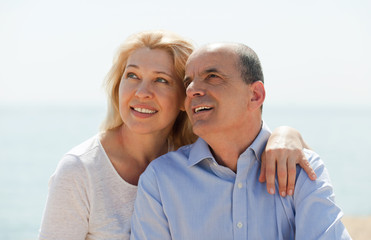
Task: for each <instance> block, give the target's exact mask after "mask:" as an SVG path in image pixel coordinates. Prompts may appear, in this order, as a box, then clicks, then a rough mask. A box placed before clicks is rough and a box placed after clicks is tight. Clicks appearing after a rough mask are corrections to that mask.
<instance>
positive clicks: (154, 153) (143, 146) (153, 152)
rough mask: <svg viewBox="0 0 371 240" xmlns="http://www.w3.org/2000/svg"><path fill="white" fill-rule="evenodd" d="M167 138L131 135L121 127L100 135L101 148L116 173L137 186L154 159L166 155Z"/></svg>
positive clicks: (153, 135)
mask: <svg viewBox="0 0 371 240" xmlns="http://www.w3.org/2000/svg"><path fill="white" fill-rule="evenodd" d="M166 139H167V136H161V135H155V134H137V133H133V132H132V131H130V129H128V128H127V127H125V125H121V126H119V127H117V128H115V129H112V130H108V131H106V132H104V133H103V134H102V135H101V139H100V141H101V143H102V146H103V148H104V150H105V152H106V154H107V155H108V158H109V160H110V161H111V163H112V165H113V166H114V168H115V169H116V171H117V173H118V174H119V175H120V176H121V178H123V179H124V180H125V181H126V182H128V183H130V184H133V185H137V184H138V180H139V176H140V175H141V174H142V173H143V171H144V170H145V169H146V168H147V166H148V164H149V163H150V162H151V161H152V160H154V159H155V158H157V157H159V156H161V155H162V154H165V153H167V151H168V146H167V141H166Z"/></svg>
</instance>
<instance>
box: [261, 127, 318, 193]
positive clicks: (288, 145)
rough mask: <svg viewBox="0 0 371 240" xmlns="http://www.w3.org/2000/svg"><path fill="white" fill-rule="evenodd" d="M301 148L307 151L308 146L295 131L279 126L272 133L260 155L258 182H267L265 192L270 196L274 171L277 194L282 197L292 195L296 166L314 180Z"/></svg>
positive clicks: (272, 190)
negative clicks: (276, 178)
mask: <svg viewBox="0 0 371 240" xmlns="http://www.w3.org/2000/svg"><path fill="white" fill-rule="evenodd" d="M303 148H308V149H309V146H308V145H307V144H306V143H305V142H304V140H303V138H302V136H301V134H300V133H299V132H298V131H297V130H296V129H294V128H291V127H287V126H281V127H278V128H276V129H275V130H274V131H273V132H272V135H271V136H270V138H269V139H268V142H267V146H266V148H265V151H264V152H263V154H262V159H261V160H262V165H261V172H260V176H259V181H260V182H265V181H266V182H267V191H268V192H269V193H270V194H274V192H275V191H274V189H275V187H274V182H275V174H276V169H277V177H278V186H279V193H280V195H281V196H283V197H285V196H286V195H293V194H294V188H295V178H296V164H299V165H300V166H301V167H302V168H303V169H304V170H305V172H306V173H307V174H308V176H309V178H310V179H311V180H315V179H316V174H315V173H314V171H313V169H312V167H311V166H310V164H309V162H308V160H307V158H306V157H305V155H304V152H303Z"/></svg>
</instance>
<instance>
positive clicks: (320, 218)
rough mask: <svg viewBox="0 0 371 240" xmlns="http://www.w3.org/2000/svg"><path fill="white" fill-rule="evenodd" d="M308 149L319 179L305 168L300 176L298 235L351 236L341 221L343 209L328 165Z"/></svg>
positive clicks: (348, 237) (295, 197) (297, 186)
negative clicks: (327, 167) (335, 192)
mask: <svg viewBox="0 0 371 240" xmlns="http://www.w3.org/2000/svg"><path fill="white" fill-rule="evenodd" d="M308 153H310V154H311V155H307V158H308V159H309V161H310V162H311V164H312V167H313V169H314V170H315V172H316V174H317V179H316V180H315V181H314V182H313V181H311V180H309V178H308V177H307V176H306V174H305V173H304V172H303V171H301V173H300V174H299V176H298V179H297V183H296V188H295V194H294V204H295V209H296V216H295V225H296V233H295V239H322V240H324V239H351V237H350V236H349V233H348V232H347V230H346V229H345V227H344V225H343V223H342V222H341V217H342V216H343V213H342V211H341V209H340V208H339V206H337V205H336V203H335V194H334V191H333V187H332V185H331V181H330V177H329V174H328V172H327V169H326V167H325V165H324V164H323V161H322V160H321V159H320V157H319V156H318V155H317V154H315V153H313V152H311V151H308Z"/></svg>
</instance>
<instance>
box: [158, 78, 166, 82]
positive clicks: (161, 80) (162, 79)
mask: <svg viewBox="0 0 371 240" xmlns="http://www.w3.org/2000/svg"><path fill="white" fill-rule="evenodd" d="M156 82H160V83H168V81H167V80H166V79H164V78H156Z"/></svg>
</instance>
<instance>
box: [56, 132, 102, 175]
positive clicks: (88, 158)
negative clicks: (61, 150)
mask: <svg viewBox="0 0 371 240" xmlns="http://www.w3.org/2000/svg"><path fill="white" fill-rule="evenodd" d="M101 155H102V153H101V149H100V143H99V135H96V136H93V137H91V138H89V139H88V140H86V141H84V142H82V143H81V144H79V145H77V146H75V147H74V148H72V149H71V150H70V151H68V152H67V153H66V154H64V156H63V157H62V159H61V160H60V161H59V163H58V166H57V169H56V172H55V174H62V175H69V176H72V175H75V174H77V175H81V174H83V172H85V171H86V168H88V165H89V164H91V163H92V162H96V158H99V157H101Z"/></svg>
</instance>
